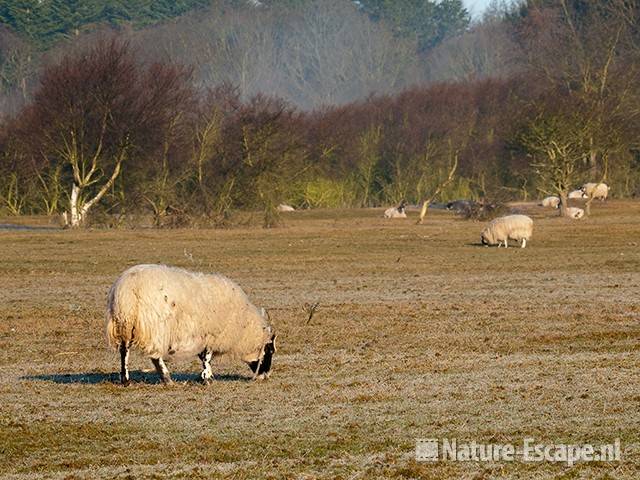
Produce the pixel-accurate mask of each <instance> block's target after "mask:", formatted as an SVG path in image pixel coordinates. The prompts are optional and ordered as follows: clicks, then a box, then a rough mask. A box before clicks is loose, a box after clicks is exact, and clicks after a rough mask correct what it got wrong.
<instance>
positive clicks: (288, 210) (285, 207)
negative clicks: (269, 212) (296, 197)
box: [278, 203, 296, 212]
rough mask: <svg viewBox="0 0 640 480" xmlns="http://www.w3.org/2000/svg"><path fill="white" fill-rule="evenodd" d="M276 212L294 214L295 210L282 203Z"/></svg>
mask: <svg viewBox="0 0 640 480" xmlns="http://www.w3.org/2000/svg"><path fill="white" fill-rule="evenodd" d="M278 211H279V212H295V211H296V209H295V208H293V207H292V206H291V205H286V204H284V203H281V204H280V205H278Z"/></svg>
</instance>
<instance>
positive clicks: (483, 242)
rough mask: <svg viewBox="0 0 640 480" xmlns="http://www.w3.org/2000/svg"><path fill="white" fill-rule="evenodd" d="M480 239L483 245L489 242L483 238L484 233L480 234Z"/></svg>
mask: <svg viewBox="0 0 640 480" xmlns="http://www.w3.org/2000/svg"><path fill="white" fill-rule="evenodd" d="M480 241H482V244H483V245H489V242H487V239H486V238H485V236H484V235H481V236H480Z"/></svg>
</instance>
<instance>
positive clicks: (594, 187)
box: [581, 183, 609, 202]
mask: <svg viewBox="0 0 640 480" xmlns="http://www.w3.org/2000/svg"><path fill="white" fill-rule="evenodd" d="M581 192H582V193H583V195H584V197H585V198H589V197H593V198H597V199H600V201H603V202H604V201H605V200H606V199H607V197H608V196H609V187H608V186H607V184H606V183H585V184H584V185H583V186H582V189H581Z"/></svg>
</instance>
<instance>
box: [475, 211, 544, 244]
mask: <svg viewBox="0 0 640 480" xmlns="http://www.w3.org/2000/svg"><path fill="white" fill-rule="evenodd" d="M532 234H533V220H531V218H529V217H527V216H526V215H507V216H506V217H499V218H496V219H494V220H492V221H491V222H489V224H488V225H487V226H486V227H485V229H484V230H483V231H482V234H481V236H480V239H481V240H482V244H483V245H495V244H496V243H497V244H498V247H500V246H501V245H502V244H503V243H504V246H505V248H507V247H509V244H508V240H509V239H510V238H511V239H512V240H515V241H522V248H525V246H526V245H527V240H529V239H530V238H531V235H532Z"/></svg>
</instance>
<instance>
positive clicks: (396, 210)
mask: <svg viewBox="0 0 640 480" xmlns="http://www.w3.org/2000/svg"><path fill="white" fill-rule="evenodd" d="M406 205H407V202H405V201H404V200H403V201H402V202H400V205H398V206H397V207H391V208H387V209H386V210H385V211H384V218H407V214H406V213H405V211H404V210H405V207H406Z"/></svg>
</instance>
